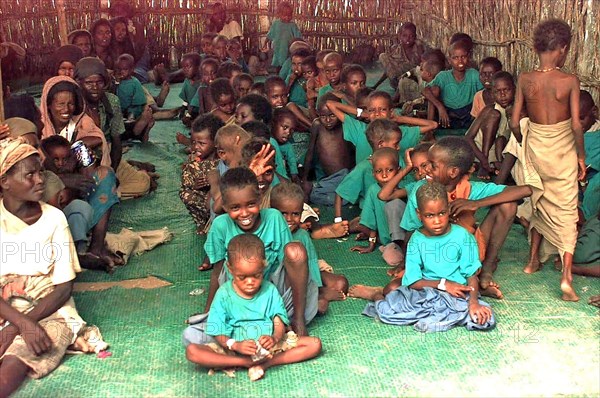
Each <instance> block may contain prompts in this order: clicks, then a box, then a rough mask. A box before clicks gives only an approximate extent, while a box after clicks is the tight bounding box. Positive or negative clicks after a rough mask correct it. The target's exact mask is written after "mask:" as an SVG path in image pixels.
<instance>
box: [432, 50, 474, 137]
mask: <svg viewBox="0 0 600 398" xmlns="http://www.w3.org/2000/svg"><path fill="white" fill-rule="evenodd" d="M470 51H471V46H470V43H468V42H467V41H466V40H458V41H456V42H454V43H453V44H452V45H451V46H450V48H449V49H448V61H449V62H450V65H451V66H452V70H448V71H442V72H440V73H438V74H437V76H436V77H435V79H433V81H432V82H431V83H429V85H428V86H427V87H425V88H424V89H423V96H425V98H426V99H427V100H428V101H429V102H430V104H432V106H430V107H429V109H430V112H428V115H427V118H428V119H429V120H433V119H434V111H435V110H436V109H437V112H438V116H439V120H440V126H442V127H444V128H453V129H466V128H468V127H469V126H470V125H471V123H472V122H473V117H472V116H471V108H472V107H473V97H474V96H475V93H476V92H477V91H479V90H482V89H483V85H482V84H481V82H480V81H479V72H477V70H475V69H473V68H470V67H469V63H470V62H471V57H470Z"/></svg>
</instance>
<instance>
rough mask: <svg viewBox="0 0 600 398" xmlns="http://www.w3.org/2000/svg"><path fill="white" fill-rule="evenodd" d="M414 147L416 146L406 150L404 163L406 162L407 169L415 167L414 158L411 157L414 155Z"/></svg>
mask: <svg viewBox="0 0 600 398" xmlns="http://www.w3.org/2000/svg"><path fill="white" fill-rule="evenodd" d="M414 149H415V148H408V149H407V150H406V151H404V163H406V168H407V169H412V168H413V164H412V160H411V159H410V156H411V155H412V152H413V150H414Z"/></svg>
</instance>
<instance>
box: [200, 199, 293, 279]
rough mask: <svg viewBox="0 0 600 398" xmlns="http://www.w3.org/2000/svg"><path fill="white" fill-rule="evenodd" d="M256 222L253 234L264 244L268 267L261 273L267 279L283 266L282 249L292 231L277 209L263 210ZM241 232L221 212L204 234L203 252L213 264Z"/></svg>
mask: <svg viewBox="0 0 600 398" xmlns="http://www.w3.org/2000/svg"><path fill="white" fill-rule="evenodd" d="M259 222H260V224H259V225H258V228H257V229H256V231H254V232H253V234H254V235H256V236H258V237H259V238H260V240H262V241H263V243H264V244H265V257H266V259H267V266H266V267H265V272H264V275H265V279H269V278H270V276H271V274H273V272H275V271H276V270H277V269H278V268H279V267H281V266H283V251H284V248H285V245H287V244H288V243H289V242H290V241H291V240H292V233H291V232H290V227H288V225H287V222H286V221H285V219H284V218H283V216H282V215H281V213H280V212H279V210H276V209H262V210H261V211H260V221H259ZM243 233H245V232H244V231H242V230H241V229H240V227H239V226H238V225H237V224H236V223H235V221H233V219H232V218H231V217H229V214H221V215H220V216H218V217H217V218H215V219H214V221H213V224H212V226H211V227H210V230H209V231H208V235H207V236H206V243H204V251H205V252H206V255H207V256H208V259H209V260H210V263H211V264H215V263H217V262H219V261H221V260H225V258H226V256H227V245H229V241H230V240H231V239H232V238H233V237H234V236H237V235H240V234H243ZM227 275H228V277H229V278H231V274H229V271H227Z"/></svg>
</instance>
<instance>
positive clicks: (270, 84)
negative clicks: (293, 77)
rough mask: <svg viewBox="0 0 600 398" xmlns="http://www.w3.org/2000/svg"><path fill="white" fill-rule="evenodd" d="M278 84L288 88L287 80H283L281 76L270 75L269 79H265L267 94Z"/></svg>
mask: <svg viewBox="0 0 600 398" xmlns="http://www.w3.org/2000/svg"><path fill="white" fill-rule="evenodd" d="M277 86H283V87H285V88H286V89H287V85H286V84H285V80H283V79H282V78H281V77H279V76H269V77H268V78H267V80H265V94H269V93H270V92H271V90H273V88H275V87H277Z"/></svg>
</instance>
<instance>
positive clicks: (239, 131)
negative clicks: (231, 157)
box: [215, 124, 252, 147]
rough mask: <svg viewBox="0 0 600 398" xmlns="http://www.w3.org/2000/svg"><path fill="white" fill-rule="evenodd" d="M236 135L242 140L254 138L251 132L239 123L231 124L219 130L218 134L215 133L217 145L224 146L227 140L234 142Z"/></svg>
mask: <svg viewBox="0 0 600 398" xmlns="http://www.w3.org/2000/svg"><path fill="white" fill-rule="evenodd" d="M236 137H239V138H240V142H246V141H248V140H249V139H250V138H252V136H251V135H250V133H248V132H247V131H246V130H244V129H243V128H241V127H240V126H238V125H237V124H229V125H227V126H223V127H221V128H220V129H219V130H217V134H216V135H215V145H217V146H221V147H222V146H223V145H224V144H225V142H229V143H231V142H234V140H235V138H236Z"/></svg>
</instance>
